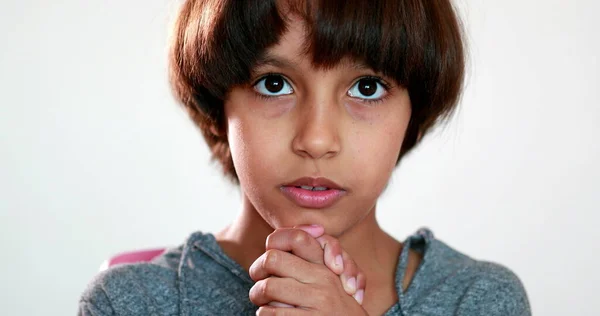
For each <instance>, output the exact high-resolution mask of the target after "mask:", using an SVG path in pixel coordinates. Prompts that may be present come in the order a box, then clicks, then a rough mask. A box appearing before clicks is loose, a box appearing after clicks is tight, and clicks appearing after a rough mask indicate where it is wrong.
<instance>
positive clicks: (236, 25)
mask: <svg viewBox="0 0 600 316" xmlns="http://www.w3.org/2000/svg"><path fill="white" fill-rule="evenodd" d="M459 25H460V24H459V22H458V19H457V16H456V14H455V11H454V10H453V8H452V6H451V4H450V2H449V0H436V1H427V0H380V1H367V0H364V1H339V0H335V1H334V0H321V1H316V0H315V1H310V0H306V1H294V0H289V1H285V0H282V1H275V0H271V1H267V0H260V1H258V0H254V1H250V0H248V1H241V0H187V1H185V2H184V4H183V6H182V8H181V11H180V13H179V17H178V20H177V22H176V25H175V30H174V33H173V42H172V50H171V55H170V58H171V59H170V62H171V84H172V86H173V90H174V92H175V95H176V96H177V97H178V99H179V100H180V101H181V103H182V104H183V105H184V107H185V109H186V110H187V111H188V113H189V114H190V117H191V118H192V119H193V121H194V122H195V123H196V124H197V126H198V127H199V129H200V130H201V131H202V133H203V135H204V138H205V139H206V142H207V143H208V145H209V147H210V148H211V150H212V152H213V155H214V158H215V159H217V160H218V161H219V162H220V163H221V164H222V166H223V168H224V171H225V174H226V175H227V176H228V177H230V178H231V179H232V180H234V182H236V183H239V185H240V189H241V192H242V197H243V199H242V201H243V202H242V203H243V205H242V211H241V213H240V215H239V216H238V217H237V218H236V219H235V220H234V221H233V222H232V224H231V225H230V226H229V227H227V228H225V229H224V230H222V231H220V232H218V233H216V234H214V235H213V234H208V233H200V232H198V233H195V234H192V235H191V236H190V237H189V239H188V240H187V241H186V242H185V243H184V244H183V245H182V246H180V247H179V248H176V249H172V250H169V251H167V252H166V253H165V254H164V255H162V256H160V257H159V258H157V259H155V260H153V261H152V262H150V263H139V264H131V265H122V266H117V267H114V268H112V269H109V270H107V271H105V272H104V273H102V274H100V275H99V276H98V277H97V278H96V279H95V280H94V281H93V282H92V283H91V284H90V286H89V288H88V289H87V290H86V292H85V293H84V294H83V297H82V299H81V302H80V309H79V314H80V315H250V314H255V313H256V314H258V315H313V314H315V315H316V314H318V315H529V314H530V308H529V303H528V300H527V296H526V294H525V291H524V289H523V287H522V285H521V282H520V281H519V279H518V278H517V277H516V276H515V275H514V274H513V273H512V272H511V271H510V270H508V269H506V268H504V267H502V266H500V265H497V264H494V263H488V262H480V261H476V260H473V259H471V258H469V257H467V256H465V255H463V254H461V253H458V252H457V251H455V250H453V249H452V248H450V247H448V246H447V245H445V244H444V243H443V242H441V241H439V240H437V239H435V238H434V237H433V234H432V233H431V232H430V231H428V230H426V229H422V230H420V231H418V232H417V233H416V234H415V235H413V236H411V237H409V238H408V239H406V241H405V242H403V243H401V242H399V241H396V240H395V239H394V238H392V237H391V236H390V235H388V234H387V233H385V232H384V231H383V230H382V229H381V228H380V227H379V225H378V223H377V221H376V217H375V211H376V204H377V203H376V202H377V199H378V197H379V195H380V194H381V193H382V191H383V190H384V189H385V187H386V184H387V182H388V180H389V178H390V176H391V174H392V172H393V170H394V168H395V166H396V165H397V164H398V163H399V161H400V159H401V158H402V157H403V156H404V155H406V153H407V152H409V151H410V150H411V149H412V148H414V146H415V145H416V144H417V143H418V142H419V141H420V139H421V138H422V137H423V135H425V134H426V133H427V132H428V131H429V130H430V129H431V128H432V127H433V126H434V125H435V123H436V122H438V121H440V120H442V119H444V118H446V117H448V116H449V114H450V113H452V111H453V109H454V108H455V106H456V104H457V102H458V99H459V96H460V92H461V87H462V82H463V73H464V52H463V41H462V38H461V30H460V27H459ZM206 211H209V210H206ZM216 211H218V210H216Z"/></svg>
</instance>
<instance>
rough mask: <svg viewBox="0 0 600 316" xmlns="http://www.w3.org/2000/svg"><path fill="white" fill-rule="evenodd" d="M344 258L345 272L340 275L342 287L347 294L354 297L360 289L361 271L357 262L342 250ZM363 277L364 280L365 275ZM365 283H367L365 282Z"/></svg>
mask: <svg viewBox="0 0 600 316" xmlns="http://www.w3.org/2000/svg"><path fill="white" fill-rule="evenodd" d="M342 258H343V259H344V272H342V274H341V275H340V280H342V285H343V286H344V290H346V293H348V294H350V295H354V294H355V293H356V291H357V290H358V289H359V284H358V282H359V279H358V277H359V276H360V274H361V271H360V268H359V267H358V265H357V264H356V262H355V261H354V260H353V259H352V258H351V257H350V255H349V254H348V253H347V252H346V251H344V250H342ZM362 275H363V279H364V273H363V274H362ZM363 283H365V282H364V281H363Z"/></svg>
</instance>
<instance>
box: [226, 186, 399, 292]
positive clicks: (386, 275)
mask: <svg viewBox="0 0 600 316" xmlns="http://www.w3.org/2000/svg"><path fill="white" fill-rule="evenodd" d="M375 209H376V207H375V206H374V207H373V209H372V210H371V211H370V212H369V214H368V215H367V216H365V218H363V219H362V220H361V221H360V222H358V223H357V224H356V225H355V226H353V227H352V228H350V229H348V230H347V231H345V232H343V233H342V234H341V235H339V236H334V237H336V238H338V240H339V241H340V244H341V245H342V248H343V249H344V250H345V251H346V252H347V253H348V254H349V255H350V257H351V258H352V259H354V261H355V262H356V264H357V265H358V266H359V267H360V268H361V269H362V270H363V272H364V273H365V274H366V277H367V280H369V284H377V283H389V281H390V280H391V281H392V282H393V281H394V276H395V271H396V265H397V261H398V256H399V252H400V248H401V244H400V243H399V242H397V241H396V240H395V239H394V238H392V237H391V236H390V235H388V234H387V233H385V232H384V231H383V230H382V229H381V227H380V226H379V224H378V223H377V220H376V217H375ZM273 230H274V229H273V228H272V227H271V226H270V225H269V224H268V223H267V222H266V221H265V220H264V219H263V218H262V217H261V216H260V214H259V213H258V212H257V211H256V209H255V208H254V206H253V205H252V203H250V201H249V200H248V199H247V198H246V197H245V196H244V198H243V208H242V210H241V213H240V214H239V215H238V216H237V218H236V219H235V220H234V222H233V223H232V224H231V225H229V226H228V227H226V228H225V229H224V230H222V231H221V232H219V233H217V234H216V237H217V240H218V241H219V244H220V245H221V247H222V248H223V250H224V251H225V253H226V254H227V255H228V256H230V257H231V258H232V259H234V260H235V261H236V262H238V263H239V264H240V265H241V266H242V267H243V268H244V269H245V270H246V271H247V270H248V269H249V268H250V265H252V263H253V262H254V261H255V260H256V259H257V258H258V257H259V256H260V255H262V254H263V253H264V252H265V241H266V239H267V236H268V235H269V234H271V233H272V232H273Z"/></svg>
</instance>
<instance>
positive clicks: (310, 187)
mask: <svg viewBox="0 0 600 316" xmlns="http://www.w3.org/2000/svg"><path fill="white" fill-rule="evenodd" d="M299 188H302V189H304V190H310V191H325V190H327V188H326V187H312V186H310V185H301V186H299Z"/></svg>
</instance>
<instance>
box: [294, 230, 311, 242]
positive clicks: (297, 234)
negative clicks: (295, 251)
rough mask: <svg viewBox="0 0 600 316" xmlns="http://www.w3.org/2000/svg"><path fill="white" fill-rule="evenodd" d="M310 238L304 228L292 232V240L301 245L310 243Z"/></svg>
mask: <svg viewBox="0 0 600 316" xmlns="http://www.w3.org/2000/svg"><path fill="white" fill-rule="evenodd" d="M308 238H309V236H308V234H307V233H306V232H304V231H302V230H295V231H294V232H293V233H292V242H293V243H294V244H295V245H300V246H306V245H308V244H309V242H310V240H309V239H308Z"/></svg>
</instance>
